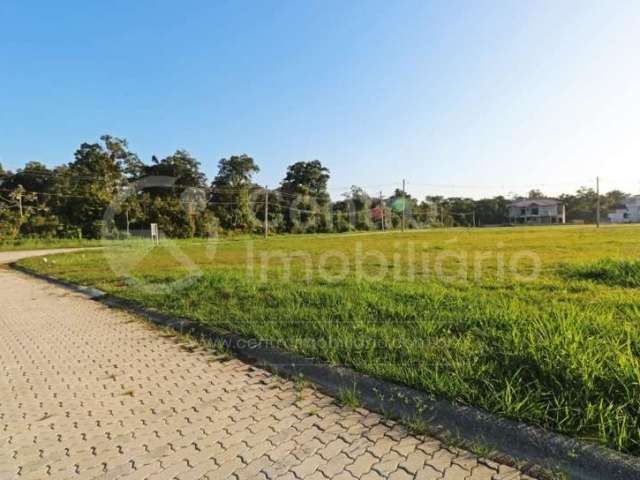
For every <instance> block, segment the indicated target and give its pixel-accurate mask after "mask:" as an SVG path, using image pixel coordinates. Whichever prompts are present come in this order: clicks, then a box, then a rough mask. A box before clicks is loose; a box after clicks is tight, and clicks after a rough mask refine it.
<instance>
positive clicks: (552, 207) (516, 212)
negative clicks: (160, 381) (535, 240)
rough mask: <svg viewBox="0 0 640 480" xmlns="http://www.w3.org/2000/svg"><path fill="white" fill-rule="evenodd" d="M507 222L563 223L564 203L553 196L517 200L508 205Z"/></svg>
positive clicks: (530, 223) (525, 223) (564, 216)
mask: <svg viewBox="0 0 640 480" xmlns="http://www.w3.org/2000/svg"><path fill="white" fill-rule="evenodd" d="M509 222H510V223H512V224H522V225H551V224H558V223H565V222H566V214H565V208H564V204H563V203H562V202H561V201H560V200H556V199H555V198H536V199H533V200H518V201H516V202H513V203H511V204H510V205H509Z"/></svg>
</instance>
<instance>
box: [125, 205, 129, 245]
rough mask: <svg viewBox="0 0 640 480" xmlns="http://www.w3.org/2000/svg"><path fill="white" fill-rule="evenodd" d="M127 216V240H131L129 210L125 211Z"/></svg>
mask: <svg viewBox="0 0 640 480" xmlns="http://www.w3.org/2000/svg"><path fill="white" fill-rule="evenodd" d="M125 215H126V217H127V238H129V209H128V208H127V209H126V210H125Z"/></svg>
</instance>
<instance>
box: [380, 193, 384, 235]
mask: <svg viewBox="0 0 640 480" xmlns="http://www.w3.org/2000/svg"><path fill="white" fill-rule="evenodd" d="M380 212H381V215H382V224H381V228H382V231H383V232H384V200H383V199H382V190H380Z"/></svg>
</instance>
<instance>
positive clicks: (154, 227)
mask: <svg viewBox="0 0 640 480" xmlns="http://www.w3.org/2000/svg"><path fill="white" fill-rule="evenodd" d="M151 241H152V242H153V244H154V245H160V236H159V235H158V224H157V223H152V224H151Z"/></svg>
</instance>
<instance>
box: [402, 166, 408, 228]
mask: <svg viewBox="0 0 640 480" xmlns="http://www.w3.org/2000/svg"><path fill="white" fill-rule="evenodd" d="M406 205H407V193H406V192H405V181H404V178H403V179H402V231H403V232H404V221H405V212H406V210H407V207H406Z"/></svg>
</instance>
